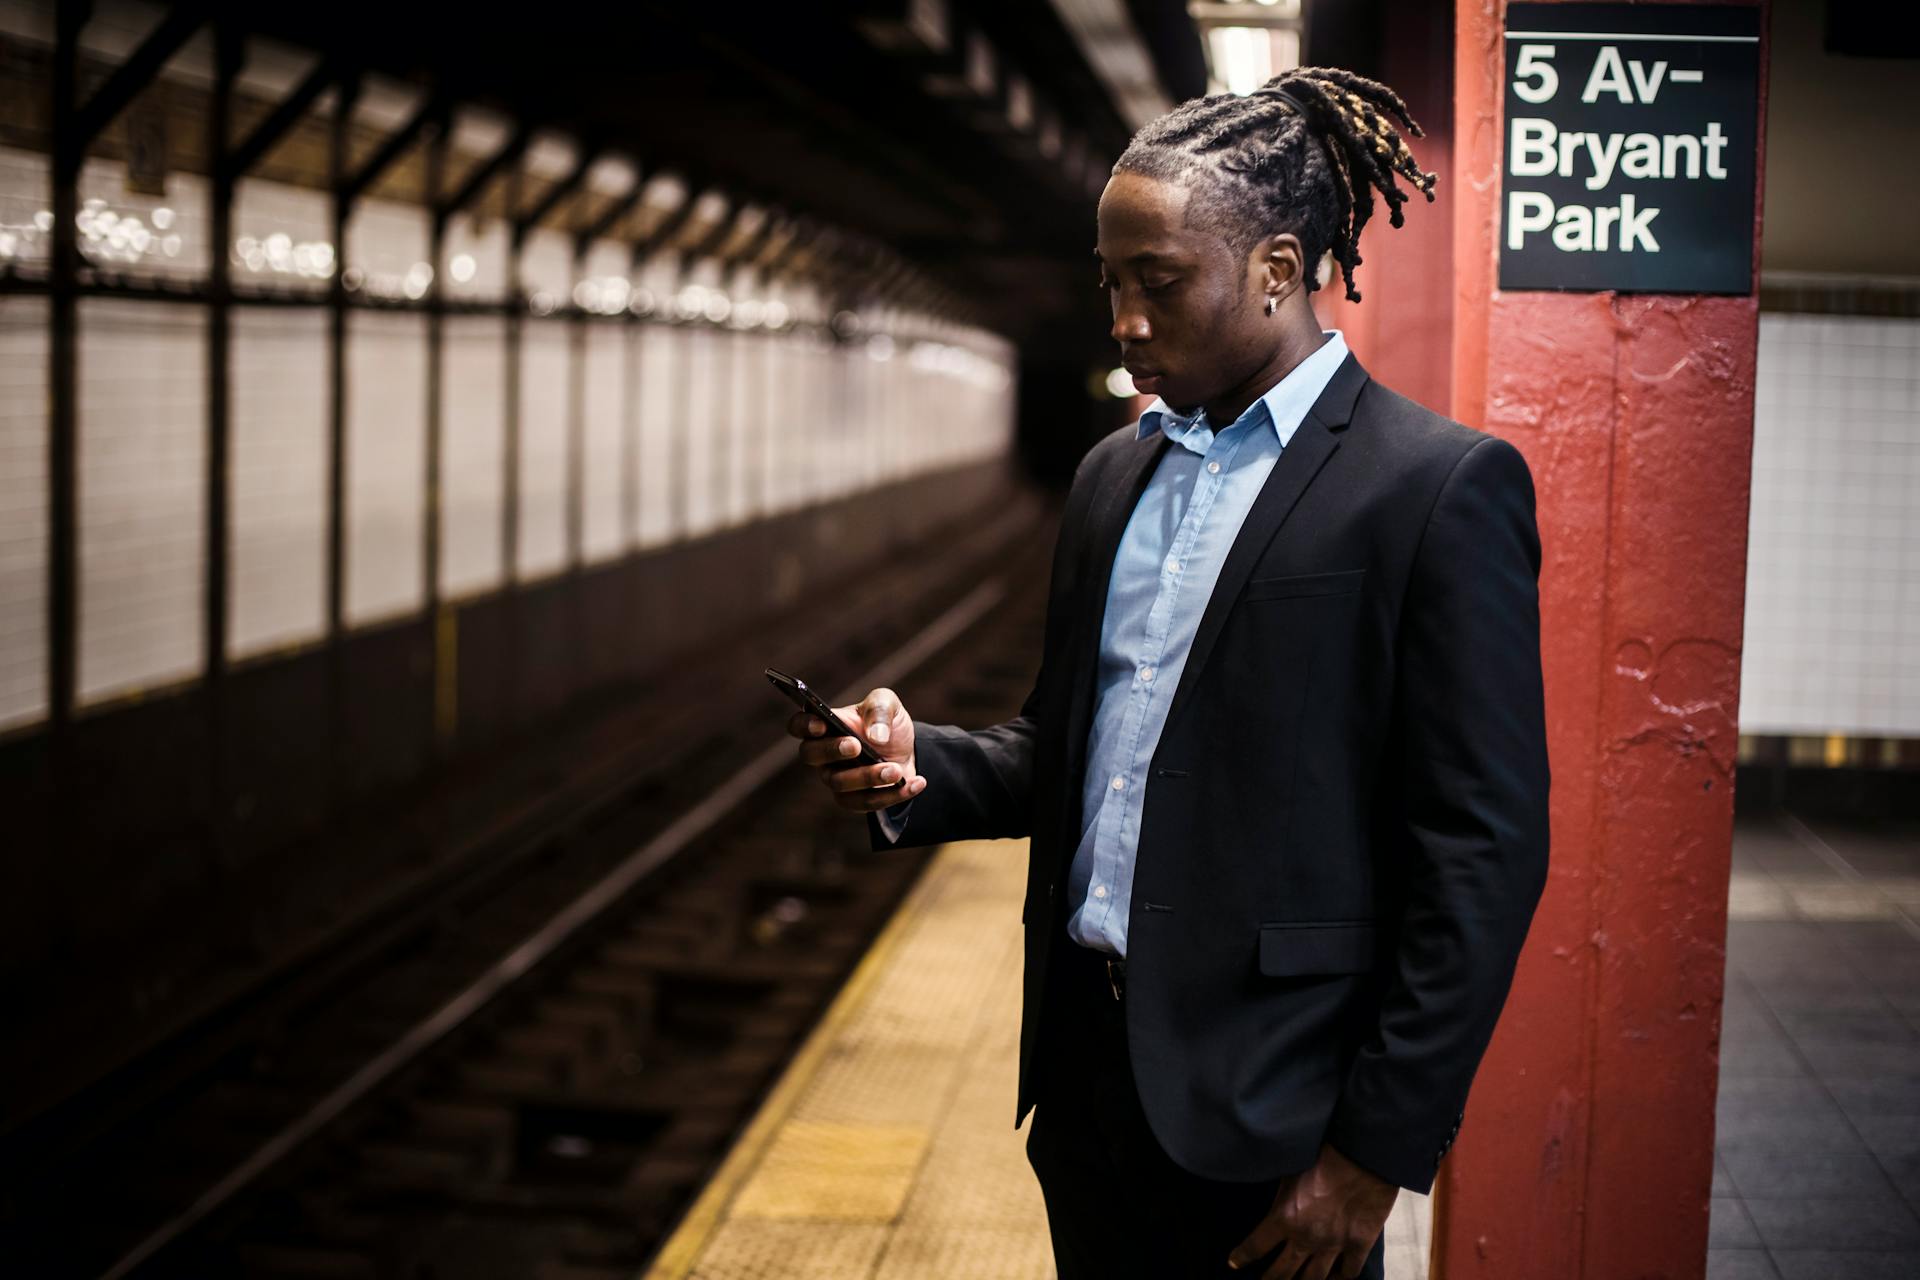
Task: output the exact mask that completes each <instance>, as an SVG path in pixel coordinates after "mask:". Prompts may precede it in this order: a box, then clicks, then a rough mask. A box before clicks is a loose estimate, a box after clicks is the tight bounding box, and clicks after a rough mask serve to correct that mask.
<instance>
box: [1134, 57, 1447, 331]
mask: <svg viewBox="0 0 1920 1280" xmlns="http://www.w3.org/2000/svg"><path fill="white" fill-rule="evenodd" d="M1395 124H1398V125H1399V126H1400V129H1404V130H1406V132H1407V133H1410V134H1412V135H1413V136H1414V137H1416V138H1419V137H1424V136H1425V135H1424V133H1423V132H1422V131H1421V128H1420V126H1419V125H1417V124H1415V123H1414V121H1413V117H1412V116H1410V115H1409V114H1407V104H1406V103H1405V102H1403V101H1401V99H1400V95H1399V94H1397V93H1395V92H1394V91H1393V90H1392V89H1389V88H1388V87H1387V86H1386V85H1383V84H1381V83H1380V82H1379V81H1377V80H1369V79H1367V78H1366V77H1365V76H1362V75H1356V74H1354V73H1353V72H1351V71H1343V70H1341V69H1340V68H1338V67H1297V68H1295V69H1293V70H1291V71H1283V72H1281V73H1280V74H1279V75H1277V76H1275V77H1273V79H1271V80H1269V81H1267V82H1266V83H1265V84H1264V85H1262V86H1261V87H1260V88H1258V89H1255V90H1254V91H1253V92H1252V93H1251V94H1248V95H1247V96H1245V97H1242V96H1240V95H1238V94H1231V93H1217V94H1213V95H1211V96H1208V97H1204V98H1193V99H1191V100H1189V101H1187V102H1183V103H1181V104H1180V105H1179V106H1177V107H1175V108H1174V109H1173V110H1172V111H1169V112H1167V114H1165V115H1163V116H1160V117H1159V118H1158V119H1155V120H1150V121H1148V122H1147V123H1146V124H1145V125H1143V126H1141V128H1140V130H1139V132H1137V133H1135V134H1134V135H1133V140H1132V142H1130V143H1129V144H1128V145H1127V149H1126V150H1125V151H1124V152H1122V153H1121V155H1120V158H1119V159H1118V160H1117V161H1115V162H1114V166H1113V171H1114V172H1115V173H1137V174H1140V175H1141V176H1143V177H1148V178H1157V179H1160V180H1162V181H1167V182H1178V183H1180V184H1181V185H1182V186H1185V187H1186V188H1187V189H1188V191H1189V192H1190V193H1191V194H1190V197H1189V199H1188V202H1187V216H1186V222H1187V225H1188V226H1193V227H1198V228H1199V229H1201V230H1203V231H1208V232H1211V233H1213V234H1215V235H1218V236H1220V237H1221V238H1222V239H1224V240H1225V241H1226V242H1227V243H1228V244H1229V245H1231V246H1232V247H1233V250H1234V252H1235V253H1236V254H1238V255H1239V256H1240V259H1241V261H1242V264H1243V265H1244V262H1245V259H1246V256H1247V254H1249V253H1250V252H1252V250H1253V246H1254V245H1256V244H1258V243H1259V242H1260V240H1261V239H1262V238H1263V237H1265V236H1268V235H1271V234H1273V233H1275V232H1276V231H1291V232H1293V234H1294V235H1296V236H1298V237H1299V238H1300V247H1301V249H1302V250H1303V251H1304V253H1305V255H1306V261H1307V262H1308V263H1310V264H1317V263H1319V261H1320V258H1321V255H1322V254H1324V253H1326V252H1327V251H1328V250H1332V252H1333V256H1334V258H1335V260H1336V261H1338V262H1339V264H1340V274H1341V276H1342V278H1343V279H1344V280H1345V281H1346V286H1347V297H1348V298H1350V299H1352V300H1353V301H1355V302H1358V301H1360V290H1359V289H1357V288H1355V287H1354V283H1353V273H1354V269H1355V268H1356V267H1358V266H1359V265H1360V232H1361V230H1362V229H1364V228H1365V227H1366V225H1367V220H1368V219H1369V218H1371V217H1372V216H1373V193H1374V192H1375V191H1378V192H1379V193H1380V195H1381V198H1383V199H1384V200H1385V201H1386V202H1387V216H1388V220H1389V221H1390V222H1391V223H1392V225H1394V226H1396V227H1397V226H1400V225H1401V224H1402V223H1403V222H1404V221H1405V219H1404V218H1403V217H1402V216H1401V213H1400V206H1402V205H1403V204H1405V203H1406V202H1407V194H1408V193H1407V192H1405V191H1403V190H1402V189H1401V188H1400V184H1399V181H1398V180H1397V179H1398V178H1405V179H1406V180H1407V181H1408V182H1409V183H1411V184H1412V185H1413V186H1414V187H1416V188H1417V189H1418V190H1419V191H1420V193H1421V194H1422V195H1424V196H1426V198H1427V200H1428V201H1429V202H1431V201H1432V200H1433V184H1434V183H1435V181H1437V178H1436V177H1435V175H1433V174H1431V173H1423V172H1421V170H1420V165H1419V164H1418V162H1416V161H1415V160H1414V158H1413V152H1412V151H1410V150H1408V149H1407V143H1406V139H1405V138H1404V137H1402V136H1401V133H1400V129H1396V128H1394V125H1395ZM1318 275H1319V272H1318V271H1317V270H1316V269H1315V268H1314V267H1312V266H1310V267H1309V268H1308V271H1307V279H1306V286H1307V289H1308V290H1309V291H1312V290H1314V289H1316V288H1318V287H1319V283H1320V282H1319V279H1318Z"/></svg>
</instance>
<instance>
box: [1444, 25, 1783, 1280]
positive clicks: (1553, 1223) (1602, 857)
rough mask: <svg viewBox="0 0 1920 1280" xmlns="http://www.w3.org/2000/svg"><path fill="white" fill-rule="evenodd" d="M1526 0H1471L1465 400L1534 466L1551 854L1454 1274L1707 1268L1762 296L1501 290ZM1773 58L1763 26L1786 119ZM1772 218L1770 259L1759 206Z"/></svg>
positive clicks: (1462, 1200)
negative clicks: (1506, 152)
mask: <svg viewBox="0 0 1920 1280" xmlns="http://www.w3.org/2000/svg"><path fill="white" fill-rule="evenodd" d="M1503 12H1504V11H1503V0H1458V3H1457V6H1456V30H1455V37H1456V45H1455V61H1454V80H1455V93H1456V96H1455V111H1454V133H1453V140H1454V168H1453V184H1452V185H1453V190H1454V199H1455V201H1456V203H1455V218H1454V242H1453V248H1454V253H1453V258H1454V271H1455V294H1454V340H1453V410H1452V412H1453V416H1454V417H1456V418H1459V419H1460V420H1462V421H1464V422H1467V423H1469V424H1472V425H1474V426H1479V427H1483V428H1484V429H1486V430H1488V431H1491V432H1493V433H1495V434H1497V435H1500V436H1503V437H1505V438H1507V439H1509V440H1511V441H1512V442H1513V443H1514V444H1516V445H1518V446H1519V447H1520V448H1521V450H1522V451H1523V452H1524V453H1525V454H1526V456H1527V460H1528V463H1529V464H1530V465H1531V467H1532V469H1533V475H1534V482H1535V486H1536V490H1537V494H1538V512H1539V524H1540V536H1541V542H1542V546H1543V549H1544V554H1545V562H1544V565H1543V568H1542V571H1541V582H1540V586H1541V614H1542V649H1543V660H1544V664H1545V675H1546V694H1547V725H1548V732H1549V738H1550V748H1549V749H1550V755H1551V765H1552V770H1553V795H1552V800H1553V860H1552V876H1551V879H1550V881H1549V885H1548V888H1547V892H1546V895H1545V897H1544V898H1543V899H1542V901H1541V904H1540V909H1539V912H1538V914H1537V916H1536V918H1535V922H1534V926H1533V931H1532V934H1531V936H1530V938H1529V940H1528V944H1527V950H1526V953H1525V955H1524V956H1523V959H1522V962H1521V965H1520V970H1519V973H1518V974H1517V976H1516V978H1515V982H1514V987H1513V991H1512V994H1511V996H1510V998H1509V1001H1508V1003H1507V1007H1506V1012H1505V1015H1504V1017H1503V1019H1502V1021H1501V1024H1500V1027H1499V1030H1498V1032H1497V1033H1496V1035H1495V1037H1494V1040H1493V1044H1492V1046H1491V1048H1490V1049H1489V1052H1488V1055H1487V1057H1486V1059H1485V1061H1484V1063H1483V1065H1482V1067H1481V1070H1480V1074H1479V1076H1478V1077H1477V1081H1476V1087H1475V1089H1474V1091H1473V1095H1472V1098H1471V1100H1470V1102H1469V1104H1468V1107H1467V1117H1466V1123H1465V1124H1464V1125H1463V1127H1462V1129H1461V1131H1460V1137H1459V1140H1458V1142H1457V1143H1456V1144H1455V1146H1454V1147H1453V1150H1452V1152H1451V1154H1450V1155H1449V1157H1448V1159H1447V1161H1446V1164H1445V1166H1444V1167H1443V1168H1442V1170H1441V1178H1440V1183H1439V1186H1438V1187H1437V1188H1436V1200H1435V1219H1434V1245H1433V1255H1432V1267H1433V1271H1432V1274H1433V1276H1434V1277H1435V1280H1522V1278H1524V1280H1698V1278H1699V1277H1701V1276H1702V1275H1703V1274H1704V1271H1705V1259H1706V1248H1707V1209H1708V1195H1709V1187H1710V1185H1711V1182H1712V1172H1713V1114H1714V1097H1715V1090H1716V1084H1717V1074H1718V1056H1719V1055H1718V1046H1719V1032H1720V1003H1721V983H1722V979H1723V975H1724V972H1725V943H1726V895H1727V871H1728V854H1729V849H1730V845H1731V830H1732V808H1733V771H1734V755H1735V745H1736V725H1735V717H1736V714H1737V712H1738V706H1739V662H1740V640H1741V611H1742V606H1743V596H1744V591H1745V579H1746V568H1745V566H1746V540H1747V496H1748V478H1749V472H1750V459H1751V447H1752V425H1753V372H1754V350H1755V342H1756V336H1757V324H1758V307H1757V302H1756V299H1755V297H1754V296H1753V295H1752V294H1751V293H1750V294H1749V295H1748V296H1745V297H1704V296H1703V297H1689V296H1675V295H1645V296H1630V295H1620V294H1613V293H1567V294H1556V293H1519V292H1515V293H1502V292H1500V291H1499V289H1498V288H1497V286H1496V280H1497V278H1498V277H1497V269H1496V268H1497V252H1498V246H1497V243H1496V241H1495V234H1496V229H1497V226H1498V223H1499V212H1500V209H1499V201H1500V199H1501V180H1500V176H1501V141H1502V122H1501V104H1502V101H1503V85H1502V75H1503V62H1502V49H1501V29H1502V20H1503ZM1763 16H1764V15H1763ZM1764 29H1765V24H1764V22H1763V23H1762V30H1763V32H1764ZM1765 58H1766V45H1765V37H1764V35H1763V37H1762V44H1761V107H1760V120H1761V127H1762V129H1763V130H1764V121H1765V65H1766V63H1765ZM1763 136H1764V135H1763ZM1760 189H1763V188H1762V187H1761V186H1760V185H1759V184H1758V183H1756V190H1760ZM1752 230H1753V233H1754V262H1755V266H1756V271H1757V268H1758V262H1759V237H1758V231H1759V218H1758V211H1757V209H1756V211H1755V217H1754V225H1753V228H1752Z"/></svg>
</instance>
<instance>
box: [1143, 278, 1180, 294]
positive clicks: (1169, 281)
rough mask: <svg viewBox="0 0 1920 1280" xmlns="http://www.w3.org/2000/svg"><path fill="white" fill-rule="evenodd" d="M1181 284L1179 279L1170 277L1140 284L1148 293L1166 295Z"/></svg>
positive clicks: (1144, 281)
mask: <svg viewBox="0 0 1920 1280" xmlns="http://www.w3.org/2000/svg"><path fill="white" fill-rule="evenodd" d="M1179 283H1180V280H1179V277H1177V276H1168V277H1167V278H1166V279H1165V280H1143V281H1141V282H1140V287H1141V288H1142V289H1145V290H1146V291H1147V292H1148V293H1165V292H1166V291H1167V290H1168V289H1171V288H1173V286H1174V285H1176V284H1179Z"/></svg>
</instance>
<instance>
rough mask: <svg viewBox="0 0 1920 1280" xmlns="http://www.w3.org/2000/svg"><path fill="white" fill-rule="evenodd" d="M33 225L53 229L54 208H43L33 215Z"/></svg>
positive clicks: (41, 228) (44, 229) (48, 229)
mask: <svg viewBox="0 0 1920 1280" xmlns="http://www.w3.org/2000/svg"><path fill="white" fill-rule="evenodd" d="M33 225H34V226H35V227H37V228H39V229H40V230H42V231H51V230H53V210H51V209H42V210H40V212H38V213H36V214H34V215H33Z"/></svg>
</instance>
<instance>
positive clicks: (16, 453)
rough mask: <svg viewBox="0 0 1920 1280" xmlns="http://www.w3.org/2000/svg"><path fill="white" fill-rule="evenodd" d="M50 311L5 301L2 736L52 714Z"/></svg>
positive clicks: (37, 302) (0, 453) (0, 492)
mask: <svg viewBox="0 0 1920 1280" xmlns="http://www.w3.org/2000/svg"><path fill="white" fill-rule="evenodd" d="M47 311H48V307H47V300H46V299H45V298H33V297H21V296H15V297H4V298H0V600H4V601H5V602H6V607H5V608H4V609H0V730H4V729H7V728H10V727H13V726H15V725H19V724H24V723H29V722H31V721H35V720H40V719H43V718H45V716H46V713H47Z"/></svg>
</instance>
